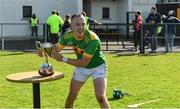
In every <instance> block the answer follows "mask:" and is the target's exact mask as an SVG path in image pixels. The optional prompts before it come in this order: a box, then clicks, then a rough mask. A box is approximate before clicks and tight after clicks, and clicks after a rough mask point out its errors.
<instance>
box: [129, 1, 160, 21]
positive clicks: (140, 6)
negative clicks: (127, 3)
mask: <svg viewBox="0 0 180 109" xmlns="http://www.w3.org/2000/svg"><path fill="white" fill-rule="evenodd" d="M132 1H133V2H131V3H132V4H133V5H132V10H131V11H136V10H141V11H142V17H143V19H144V20H145V19H146V18H147V16H148V15H149V13H150V10H151V7H152V6H155V4H156V2H157V0H132Z"/></svg>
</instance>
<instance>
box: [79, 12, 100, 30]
mask: <svg viewBox="0 0 180 109" xmlns="http://www.w3.org/2000/svg"><path fill="white" fill-rule="evenodd" d="M82 14H83V16H84V17H85V25H86V27H85V28H86V29H89V26H90V23H96V24H102V23H100V22H98V21H96V20H94V19H92V18H90V17H88V16H87V15H86V12H82Z"/></svg>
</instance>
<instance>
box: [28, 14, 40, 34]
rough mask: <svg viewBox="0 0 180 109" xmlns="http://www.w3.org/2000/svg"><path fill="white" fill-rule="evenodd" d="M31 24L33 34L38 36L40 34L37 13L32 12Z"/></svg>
mask: <svg viewBox="0 0 180 109" xmlns="http://www.w3.org/2000/svg"><path fill="white" fill-rule="evenodd" d="M30 24H31V36H34V33H35V35H36V36H38V24H39V19H38V18H37V17H36V14H32V17H31V19H30Z"/></svg>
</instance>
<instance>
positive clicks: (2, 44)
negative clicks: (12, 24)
mask: <svg viewBox="0 0 180 109" xmlns="http://www.w3.org/2000/svg"><path fill="white" fill-rule="evenodd" d="M1 37H2V39H1V41H2V43H1V46H2V50H3V51H4V35H3V24H1Z"/></svg>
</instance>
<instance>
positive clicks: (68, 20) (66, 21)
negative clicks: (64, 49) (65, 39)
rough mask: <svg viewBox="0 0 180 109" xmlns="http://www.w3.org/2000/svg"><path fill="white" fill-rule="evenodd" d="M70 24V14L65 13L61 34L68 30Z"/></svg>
mask: <svg viewBox="0 0 180 109" xmlns="http://www.w3.org/2000/svg"><path fill="white" fill-rule="evenodd" d="M70 24H71V16H70V14H67V15H66V16H65V20H64V24H63V26H62V35H63V34H64V33H65V32H66V31H69V30H70Z"/></svg>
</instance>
